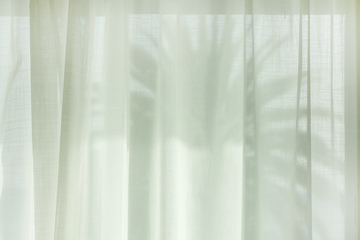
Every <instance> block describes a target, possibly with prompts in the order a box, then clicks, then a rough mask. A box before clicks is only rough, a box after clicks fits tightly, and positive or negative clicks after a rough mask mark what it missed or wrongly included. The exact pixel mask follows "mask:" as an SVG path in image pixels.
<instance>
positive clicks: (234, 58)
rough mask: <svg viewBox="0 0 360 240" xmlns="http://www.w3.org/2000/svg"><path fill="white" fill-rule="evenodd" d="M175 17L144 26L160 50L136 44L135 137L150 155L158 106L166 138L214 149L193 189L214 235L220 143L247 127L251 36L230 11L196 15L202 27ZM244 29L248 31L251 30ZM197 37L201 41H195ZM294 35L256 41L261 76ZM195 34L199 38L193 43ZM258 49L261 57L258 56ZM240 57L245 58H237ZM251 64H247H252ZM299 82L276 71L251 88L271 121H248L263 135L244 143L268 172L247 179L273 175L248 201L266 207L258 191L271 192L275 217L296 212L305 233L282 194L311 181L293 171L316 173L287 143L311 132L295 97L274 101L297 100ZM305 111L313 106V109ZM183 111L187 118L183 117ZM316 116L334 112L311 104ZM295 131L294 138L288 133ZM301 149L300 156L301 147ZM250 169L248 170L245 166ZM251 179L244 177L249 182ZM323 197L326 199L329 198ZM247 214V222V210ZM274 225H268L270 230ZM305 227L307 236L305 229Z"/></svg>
mask: <svg viewBox="0 0 360 240" xmlns="http://www.w3.org/2000/svg"><path fill="white" fill-rule="evenodd" d="M169 18H170V17H169ZM172 20H173V22H171V21H164V22H162V23H160V24H162V26H161V29H160V30H159V32H151V31H148V29H145V28H144V29H141V34H142V35H143V36H145V37H146V38H147V39H148V40H149V42H151V44H152V46H153V47H154V48H155V49H156V54H154V53H152V52H151V51H150V50H149V49H148V48H146V46H143V47H139V46H132V51H131V59H132V60H131V77H132V78H133V81H134V82H135V83H136V85H138V86H139V87H138V90H137V91H135V90H133V91H132V93H131V104H132V107H131V124H132V132H131V138H132V139H133V140H132V143H133V144H135V146H136V148H138V147H141V149H142V153H139V154H140V155H141V156H142V157H144V156H147V155H150V154H151V151H152V150H151V146H152V139H153V135H154V131H155V125H156V121H158V119H156V112H157V113H160V115H161V117H160V120H161V119H162V122H163V123H164V125H163V126H161V127H160V130H159V131H160V133H161V134H162V136H163V138H164V139H170V138H172V137H175V138H177V139H180V140H181V141H182V142H183V143H184V144H185V145H186V146H189V147H190V148H192V149H206V151H207V152H208V154H207V156H208V157H207V161H208V164H207V166H208V170H207V173H206V176H205V177H204V181H203V182H202V183H201V184H199V185H198V187H197V189H195V190H194V191H197V194H198V196H199V199H200V201H201V202H202V203H203V204H202V206H201V207H200V210H199V211H200V212H201V214H203V215H205V216H207V217H206V218H204V219H206V220H205V221H204V222H203V223H202V225H203V228H204V229H206V231H203V232H204V234H205V235H206V236H204V237H209V238H208V239H210V238H211V237H210V236H211V235H212V234H213V233H212V231H211V230H209V229H211V228H212V227H214V226H215V225H216V219H215V217H214V216H215V215H214V211H213V209H214V208H216V205H217V204H218V203H217V202H216V199H217V198H216V194H217V193H218V191H219V189H220V188H221V187H222V186H221V183H222V177H223V175H222V172H223V162H224V159H223V157H222V155H221V148H222V146H223V145H224V144H225V143H226V142H229V141H232V142H237V143H238V142H242V137H241V134H242V132H241V131H242V130H241V129H242V127H243V126H241V125H240V124H239V123H241V122H243V118H244V117H245V118H246V117H247V116H246V114H247V113H246V110H245V112H244V114H245V115H242V114H241V112H240V111H237V110H236V109H241V108H242V106H240V104H239V103H242V102H243V100H242V98H243V97H244V95H243V93H241V91H243V89H242V88H243V83H242V82H241V81H243V79H242V74H243V73H242V72H241V71H242V68H241V66H240V65H241V64H242V59H243V56H242V54H244V53H243V52H242V50H241V49H242V48H243V46H244V45H243V44H244V42H243V39H240V38H237V36H235V34H234V33H235V32H236V31H239V30H238V28H239V26H241V27H243V23H241V24H240V22H238V21H236V20H234V19H231V18H230V17H216V16H215V17H213V18H211V17H206V16H201V17H198V19H196V18H195V20H196V21H197V23H196V24H197V25H196V28H195V27H194V26H195V24H194V25H191V24H188V23H186V21H185V18H180V19H172ZM159 21H162V19H159ZM178 21H179V22H178ZM221 21H223V22H226V24H224V25H225V28H221V27H219V22H221ZM209 22H210V23H209ZM239 24H240V25H239ZM291 24H292V23H291ZM174 26H176V28H174ZM241 27H240V28H241ZM194 28H195V29H194ZM244 31H249V29H246V30H244ZM194 37H196V39H197V40H194ZM292 37H293V36H292V33H291V32H290V33H289V34H288V35H285V36H284V37H282V38H279V39H276V40H274V41H271V44H269V42H266V41H265V42H264V43H263V44H261V45H260V46H257V48H256V52H255V53H253V55H252V56H251V58H250V60H249V61H254V63H255V66H256V67H255V71H256V74H257V75H259V74H261V73H263V71H265V67H264V66H265V65H266V64H269V59H270V58H271V56H273V55H274V54H275V53H276V52H277V51H280V50H281V48H282V47H283V45H284V44H285V43H286V42H287V41H289V39H291V38H292ZM160 41H161V43H160ZM194 41H197V42H198V43H199V44H198V45H196V44H194ZM165 43H166V44H170V45H171V47H169V46H166V44H165ZM169 49H171V50H169ZM254 56H260V57H259V58H257V57H256V58H255V57H254ZM237 62H238V63H239V64H238V65H236V64H234V63H237ZM247 66H248V65H247V64H245V67H247ZM176 74H178V75H176ZM303 75H304V76H305V75H306V73H305V72H304V73H303ZM234 79H235V80H234ZM296 82H297V76H293V75H285V76H281V77H277V76H275V77H269V78H268V79H267V80H266V81H265V82H263V83H261V84H259V83H255V85H254V87H255V88H254V89H252V90H253V91H257V92H260V93H264V94H263V95H262V96H257V97H256V99H255V101H256V106H257V109H258V110H256V113H255V114H256V118H257V119H260V120H261V119H262V118H264V119H266V120H267V122H266V127H263V126H262V125H261V124H264V122H261V121H259V122H257V123H256V124H258V125H254V126H250V125H248V124H247V123H246V121H245V125H244V127H245V129H244V131H250V132H251V131H256V133H255V132H254V135H256V136H257V138H258V139H255V144H256V146H254V145H253V144H254V142H252V141H250V142H249V141H246V140H245V142H244V143H243V144H244V149H246V148H252V149H254V151H256V152H255V155H256V156H257V157H256V161H257V167H258V168H261V174H263V175H264V176H267V177H263V176H260V175H257V174H258V173H259V171H258V172H257V173H251V172H247V173H246V174H248V175H249V174H254V176H255V178H256V179H253V178H251V177H249V178H246V179H245V181H254V180H255V182H256V184H257V185H258V186H260V184H262V183H263V182H264V181H267V183H266V186H268V187H269V188H270V189H271V190H269V191H266V192H265V193H261V194H260V195H259V192H256V193H253V192H252V190H250V192H246V191H247V190H249V189H246V188H245V198H246V199H247V200H245V201H246V202H255V205H254V206H253V207H255V208H259V207H260V206H259V204H258V203H259V198H265V197H266V196H267V197H269V201H268V205H267V206H266V209H267V210H268V211H269V213H270V214H271V221H273V222H274V223H275V225H278V226H280V227H279V229H281V228H284V227H286V224H288V220H289V219H290V218H293V222H294V228H297V229H299V230H298V231H300V232H301V231H307V230H306V229H304V227H303V226H302V223H299V222H296V220H295V219H296V218H297V217H298V216H296V214H297V213H294V215H293V216H289V214H288V213H286V212H285V211H286V209H283V210H281V205H282V197H281V195H282V194H286V195H294V196H297V195H299V193H297V192H296V191H297V190H296V187H297V188H302V189H307V188H308V185H307V182H304V181H303V180H302V179H298V180H296V179H295V183H293V184H291V177H289V173H288V172H287V171H286V170H288V169H292V171H294V173H296V174H298V175H299V176H305V175H307V174H310V173H309V172H307V170H306V169H305V168H304V167H303V166H297V165H296V164H295V163H294V161H295V159H294V153H293V151H297V150H296V149H294V148H289V149H286V147H284V146H289V143H293V144H294V142H295V139H294V138H305V137H306V136H301V134H306V133H303V132H301V131H300V132H298V133H297V135H296V134H295V132H294V131H295V130H294V129H295V118H296V111H295V110H294V107H296V105H295V104H293V106H292V107H291V106H285V105H284V103H283V102H282V103H279V104H273V103H276V102H278V101H279V99H281V98H282V97H283V96H284V95H289V94H293V95H292V97H293V98H295V99H296V87H297V84H296ZM274 86H277V87H276V88H275V87H274ZM169 89H172V90H171V91H170V92H171V93H175V95H173V96H171V94H169V93H166V91H168V90H169ZM174 89H175V90H174ZM267 89H268V90H269V89H271V91H267ZM245 90H248V89H245ZM250 95H251V94H250ZM175 98H177V99H175ZM174 99H175V100H174ZM164 100H165V102H164V103H160V104H159V101H164ZM176 101H178V102H176ZM179 101H180V102H179ZM176 104H177V105H176ZM175 105H176V106H175ZM174 106H175V107H177V108H176V109H175V110H174V109H173V107H174ZM269 106H270V107H269ZM180 109H181V112H180ZM304 111H305V113H306V110H304ZM176 112H177V113H176ZM305 113H301V110H300V114H299V119H303V118H304V117H306V114H305ZM174 115H176V116H174ZM179 117H180V118H181V119H180V120H176V118H179ZM312 117H316V118H328V117H329V112H328V110H327V109H326V108H323V109H322V108H320V107H316V108H313V109H312ZM179 121H181V124H180V125H178V122H179ZM286 122H292V124H285V123H286ZM252 124H255V123H252ZM279 126H280V127H279ZM246 128H248V129H246ZM289 136H291V137H292V139H289ZM260 138H261V139H260ZM312 141H313V142H317V145H318V146H321V148H322V149H323V152H324V153H326V152H331V151H333V150H332V149H331V148H330V147H329V145H328V144H326V143H325V141H324V139H323V137H322V136H319V135H312ZM264 144H265V145H266V149H268V150H269V152H268V155H266V153H265V152H259V151H260V150H259V149H261V146H263V145H264ZM140 145H141V146H140ZM298 154H300V155H301V154H302V153H301V152H300V153H298ZM139 157H140V156H139ZM303 157H306V156H303ZM239 161H240V159H239ZM244 161H245V160H244ZM309 161H311V159H310V160H309ZM245 164H246V163H245ZM323 164H324V165H323V166H322V167H323V168H329V167H331V166H327V165H326V163H323ZM245 171H247V169H246V166H245ZM317 179H318V181H320V182H323V185H329V184H326V183H327V181H328V178H327V176H326V175H323V176H321V175H319V176H318V178H317ZM239 180H240V179H239ZM279 183H282V184H279ZM251 184H253V182H252V183H251ZM251 184H250V183H247V182H245V183H244V186H246V185H248V186H250V185H251ZM251 186H252V185H251ZM194 188H195V187H194ZM255 191H259V190H258V188H255ZM308 191H310V192H306V191H305V192H306V193H305V194H310V195H311V194H312V192H311V190H308ZM300 195H301V194H300ZM295 198H296V197H295ZM302 198H306V196H301V197H300V198H298V199H292V201H293V203H291V204H292V205H293V206H296V205H297V208H299V209H303V210H304V211H307V210H306V208H307V203H305V202H303V201H305V200H302ZM271 199H272V200H271ZM322 200H324V201H326V199H322ZM266 201H267V200H266V199H262V200H261V201H260V202H262V203H264V202H266ZM262 207H263V206H262ZM279 210H280V211H282V213H281V214H279ZM257 214H260V213H257ZM259 216H260V215H259ZM251 219H252V220H250V221H256V222H257V223H256V224H255V225H257V226H259V227H258V228H262V226H261V225H259V224H258V223H259V221H260V220H259V218H251ZM313 219H314V220H313V221H314V222H320V223H321V220H319V219H318V218H317V216H313ZM244 221H248V220H247V218H246V216H245V218H244ZM320 223H319V224H320ZM319 226H320V225H319ZM319 228H321V227H319ZM257 231H260V229H258V230H257ZM267 231H269V230H268V229H267ZM273 231H275V230H273ZM279 234H280V235H281V233H274V236H278V235H279ZM302 234H303V235H304V236H305V235H306V233H305V232H303V233H302ZM320 234H321V235H322V237H324V239H325V237H326V231H325V229H323V230H321V233H320Z"/></svg>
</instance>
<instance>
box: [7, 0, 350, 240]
mask: <svg viewBox="0 0 360 240" xmlns="http://www.w3.org/2000/svg"><path fill="white" fill-rule="evenodd" d="M39 5H41V4H39ZM85 5H86V7H87V8H89V9H90V10H89V9H87V8H86V7H82V6H81V4H73V6H72V7H71V8H69V9H70V10H71V11H70V12H69V13H68V15H69V16H68V18H67V20H66V22H65V23H64V22H61V21H60V20H61V19H60V17H59V19H55V18H54V19H55V20H54V19H52V20H49V21H50V23H54V22H56V24H58V25H56V24H55V25H56V26H57V27H58V28H59V29H55V30H54V31H52V30H51V28H50V27H48V25H46V23H44V25H43V26H39V28H38V29H37V30H38V31H39V32H36V33H39V34H35V30H33V29H32V27H33V26H35V24H37V22H36V20H32V19H31V17H30V20H29V17H18V18H16V17H8V16H0V114H1V115H0V117H1V118H0V121H1V122H0V124H1V125H0V126H1V128H0V130H1V135H0V137H1V138H0V153H1V164H2V165H1V170H2V173H1V177H2V178H1V181H0V182H1V187H2V188H1V195H0V196H1V198H0V239H1V240H2V239H4V240H5V239H134V240H135V239H139V240H140V239H152V240H158V239H166V240H171V239H183V240H188V239H194V240H195V239H196V240H198V239H206V240H208V239H214V240H215V239H227V240H231V239H246V240H251V239H303V240H305V239H314V240H315V239H319V240H320V239H326V240H331V239H334V240H335V239H336V240H339V239H346V238H345V236H346V232H345V231H346V228H345V227H346V224H345V222H346V220H345V219H346V210H345V203H346V200H345V197H346V193H345V185H346V184H345V182H346V181H345V175H346V174H345V173H346V170H345V162H346V161H345V139H346V136H345V76H346V74H345V70H346V67H345V62H346V61H345V58H346V57H345V42H346V39H345V36H346V35H345V24H346V23H345V15H343V14H318V15H316V14H314V15H308V14H303V15H302V14H272V15H269V14H247V15H246V14H245V15H244V14H155V13H153V14H143V13H139V14H128V13H124V12H122V11H125V10H122V11H120V10H119V12H116V11H117V10H112V9H110V8H108V9H106V10H104V11H106V13H107V14H108V15H106V14H104V15H105V16H104V15H102V14H97V13H96V11H97V10H96V8H95V7H94V6H92V7H89V5H91V4H89V3H87V4H85ZM34 9H35V10H36V7H34ZM39 12H40V13H41V11H39ZM30 16H32V15H30ZM39 16H42V15H41V14H40V15H39ZM309 18H310V19H309ZM31 21H33V22H32V23H31ZM52 21H53V22H52ZM50 23H49V24H50ZM66 25H67V27H65V26H66ZM42 29H47V31H48V32H46V34H47V35H46V34H44V35H42V38H41V37H37V36H40V33H41V31H42ZM49 29H50V30H49ZM32 31H33V32H32ZM56 31H58V32H56ZM30 36H31V37H30ZM14 39H15V40H14ZM37 40H38V41H39V42H38V43H37V42H36V41H37ZM56 47H58V49H57V48H56ZM30 49H31V51H30ZM54 49H57V50H54ZM59 49H60V50H59ZM53 50H54V51H53ZM30 53H31V54H30ZM49 53H51V54H49ZM35 60H36V61H35ZM30 63H31V64H30ZM47 91H48V92H47ZM49 99H51V100H49Z"/></svg>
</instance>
